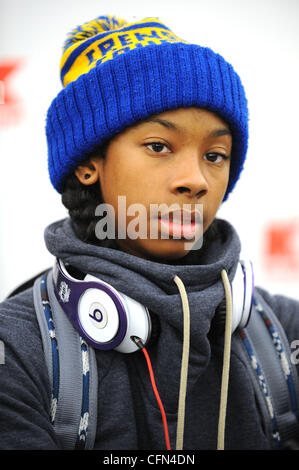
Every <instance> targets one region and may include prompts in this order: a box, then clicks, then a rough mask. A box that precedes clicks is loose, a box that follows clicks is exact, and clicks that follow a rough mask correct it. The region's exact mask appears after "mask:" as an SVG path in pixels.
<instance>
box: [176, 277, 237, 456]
mask: <svg viewBox="0 0 299 470" xmlns="http://www.w3.org/2000/svg"><path fill="white" fill-rule="evenodd" d="M221 278H222V282H223V286H224V291H225V299H226V319H225V333H224V352H223V367H222V379H221V392H220V409H219V419H218V438H217V450H224V438H225V420H226V408H227V396H228V382H229V369H230V355H231V331H232V293H231V286H230V282H229V279H228V275H227V273H226V271H225V269H223V270H222V271H221ZM174 282H175V283H176V285H177V287H178V290H179V293H180V296H181V301H182V308H183V351H182V361H181V377H180V389H179V403H178V420H177V434H176V450H182V449H183V444H184V424H185V404H186V391H187V379H188V366H189V351H190V309H189V302H188V296H187V293H186V289H185V286H184V283H183V282H182V280H181V279H180V278H179V277H178V276H175V277H174Z"/></svg>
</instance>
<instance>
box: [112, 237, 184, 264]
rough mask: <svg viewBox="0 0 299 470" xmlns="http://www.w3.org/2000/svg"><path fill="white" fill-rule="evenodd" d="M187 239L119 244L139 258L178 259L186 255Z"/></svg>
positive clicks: (152, 259)
mask: <svg viewBox="0 0 299 470" xmlns="http://www.w3.org/2000/svg"><path fill="white" fill-rule="evenodd" d="M186 243H188V244H191V243H192V242H190V241H189V240H173V239H170V240H138V241H137V240H135V243H134V246H133V245H131V246H129V244H128V245H126V246H124V245H123V246H121V248H122V250H124V251H126V252H127V253H131V254H133V255H135V256H138V257H139V258H144V259H148V260H151V261H160V262H161V261H162V262H163V260H165V261H167V260H169V261H171V260H172V261H173V260H176V259H177V260H180V259H182V258H184V256H186V255H187V254H188V253H189V251H190V249H186V246H185V245H186Z"/></svg>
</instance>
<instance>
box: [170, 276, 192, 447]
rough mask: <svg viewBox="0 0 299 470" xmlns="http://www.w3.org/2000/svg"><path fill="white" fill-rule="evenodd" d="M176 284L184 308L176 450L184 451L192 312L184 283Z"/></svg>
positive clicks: (178, 281) (176, 277)
mask: <svg viewBox="0 0 299 470" xmlns="http://www.w3.org/2000/svg"><path fill="white" fill-rule="evenodd" d="M174 282H175V283H176V285H177V287H178V289H179V293H180V296H181V301H182V306H183V320H184V326H183V353H182V362H181V378H180V389H179V404H178V421H177V433H176V450H182V449H183V443H184V424H185V404H186V391H187V378H188V365H189V351H190V310H189V302H188V296H187V293H186V289H185V286H184V283H183V281H182V280H181V279H180V278H179V277H178V276H175V278H174Z"/></svg>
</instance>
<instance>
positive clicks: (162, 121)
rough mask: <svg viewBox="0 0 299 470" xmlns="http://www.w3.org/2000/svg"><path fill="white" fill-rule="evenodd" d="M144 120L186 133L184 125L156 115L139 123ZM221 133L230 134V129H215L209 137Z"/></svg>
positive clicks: (221, 134)
mask: <svg viewBox="0 0 299 470" xmlns="http://www.w3.org/2000/svg"><path fill="white" fill-rule="evenodd" d="M145 122H154V123H157V124H161V125H162V126H164V127H166V128H167V129H171V130H174V131H177V132H180V133H182V134H183V133H186V129H185V128H184V127H181V126H178V125H177V124H175V123H174V122H171V121H168V120H167V119H161V118H156V117H149V118H146V119H144V120H143V121H141V122H140V124H143V123H145ZM223 135H230V136H231V135H232V133H231V131H230V130H229V129H226V128H223V129H215V130H213V131H212V132H211V133H210V134H209V137H221V136H223Z"/></svg>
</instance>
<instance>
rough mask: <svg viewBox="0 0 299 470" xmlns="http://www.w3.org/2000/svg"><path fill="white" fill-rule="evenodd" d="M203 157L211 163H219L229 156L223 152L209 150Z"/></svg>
mask: <svg viewBox="0 0 299 470" xmlns="http://www.w3.org/2000/svg"><path fill="white" fill-rule="evenodd" d="M204 158H205V159H206V160H208V161H209V162H211V163H221V162H222V161H223V160H228V159H229V158H230V157H229V156H228V155H225V154H223V153H216V152H210V153H206V155H205V156H204Z"/></svg>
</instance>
